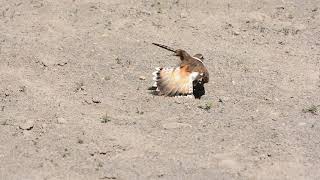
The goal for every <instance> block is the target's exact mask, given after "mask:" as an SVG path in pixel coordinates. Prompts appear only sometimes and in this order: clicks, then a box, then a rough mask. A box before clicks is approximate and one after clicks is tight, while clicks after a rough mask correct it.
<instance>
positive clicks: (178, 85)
mask: <svg viewBox="0 0 320 180" xmlns="http://www.w3.org/2000/svg"><path fill="white" fill-rule="evenodd" d="M152 44H153V45H156V46H158V47H161V48H164V49H166V50H168V51H172V52H174V55H175V56H178V57H179V58H180V60H181V62H180V63H179V64H178V66H176V67H170V68H165V67H161V68H156V71H155V72H153V73H152V74H153V76H154V78H153V80H154V81H155V83H154V85H153V86H152V87H151V88H149V89H150V90H155V93H156V94H157V95H164V96H188V95H194V97H195V98H198V99H200V98H201V96H202V95H204V94H205V89H204V84H205V83H208V82H209V72H208V70H207V68H206V67H205V66H204V64H203V61H204V57H203V55H202V54H195V55H194V56H190V55H189V54H188V53H187V52H186V51H185V50H182V49H177V50H175V49H173V48H171V47H168V46H165V45H162V44H158V43H152Z"/></svg>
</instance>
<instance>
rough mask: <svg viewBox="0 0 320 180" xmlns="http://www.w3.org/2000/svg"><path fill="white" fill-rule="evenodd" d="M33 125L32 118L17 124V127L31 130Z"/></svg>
mask: <svg viewBox="0 0 320 180" xmlns="http://www.w3.org/2000/svg"><path fill="white" fill-rule="evenodd" d="M33 126H34V122H33V121H32V120H28V121H26V122H24V123H22V124H20V125H19V128H20V129H22V130H28V131H29V130H31V129H32V128H33Z"/></svg>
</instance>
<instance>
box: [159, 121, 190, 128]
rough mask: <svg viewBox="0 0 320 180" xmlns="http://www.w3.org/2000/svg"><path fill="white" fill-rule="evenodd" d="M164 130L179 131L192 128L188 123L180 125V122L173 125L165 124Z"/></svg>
mask: <svg viewBox="0 0 320 180" xmlns="http://www.w3.org/2000/svg"><path fill="white" fill-rule="evenodd" d="M162 127H163V128H164V129H178V128H187V127H189V128H192V126H191V125H190V124H187V123H178V122H172V123H165V124H163V125H162Z"/></svg>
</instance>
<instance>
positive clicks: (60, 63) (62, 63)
mask: <svg viewBox="0 0 320 180" xmlns="http://www.w3.org/2000/svg"><path fill="white" fill-rule="evenodd" d="M66 64H68V63H67V62H59V63H57V65H58V66H64V65H66Z"/></svg>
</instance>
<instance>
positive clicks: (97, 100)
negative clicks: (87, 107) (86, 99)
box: [92, 98, 101, 104]
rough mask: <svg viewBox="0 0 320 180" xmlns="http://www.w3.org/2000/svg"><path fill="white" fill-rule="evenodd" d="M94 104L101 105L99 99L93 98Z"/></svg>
mask: <svg viewBox="0 0 320 180" xmlns="http://www.w3.org/2000/svg"><path fill="white" fill-rule="evenodd" d="M92 102H93V103H96V104H98V103H101V101H100V100H99V99H98V98H92Z"/></svg>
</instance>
